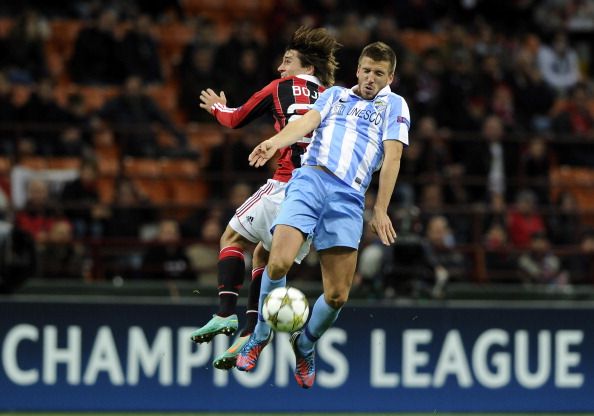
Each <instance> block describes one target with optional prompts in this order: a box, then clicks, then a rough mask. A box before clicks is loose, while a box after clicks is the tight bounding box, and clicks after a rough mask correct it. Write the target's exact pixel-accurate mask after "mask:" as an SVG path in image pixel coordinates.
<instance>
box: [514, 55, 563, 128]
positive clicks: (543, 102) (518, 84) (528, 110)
mask: <svg viewBox="0 0 594 416" xmlns="http://www.w3.org/2000/svg"><path fill="white" fill-rule="evenodd" d="M510 84H511V86H512V89H513V91H514V105H515V109H516V114H517V119H518V122H519V124H520V125H521V126H523V127H524V128H526V129H529V130H536V131H542V130H545V129H548V128H549V127H550V125H551V121H550V119H549V115H548V113H549V111H550V109H551V108H552V107H553V102H554V99H555V91H554V90H553V89H552V88H551V87H550V86H549V85H548V84H547V83H545V81H544V80H543V77H542V74H541V72H540V70H539V68H538V67H537V64H536V57H535V54H534V53H533V52H532V51H530V49H529V48H528V47H526V46H523V47H522V48H521V49H520V50H519V51H518V52H517V54H516V57H515V62H514V65H513V70H512V72H511V74H510Z"/></svg>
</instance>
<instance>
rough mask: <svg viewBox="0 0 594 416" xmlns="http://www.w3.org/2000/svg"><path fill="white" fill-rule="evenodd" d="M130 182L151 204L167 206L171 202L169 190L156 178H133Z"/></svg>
mask: <svg viewBox="0 0 594 416" xmlns="http://www.w3.org/2000/svg"><path fill="white" fill-rule="evenodd" d="M132 181H133V182H134V185H136V187H137V188H138V189H139V190H140V191H141V192H142V193H143V194H145V195H146V196H147V197H148V199H150V201H151V202H152V203H154V204H169V203H170V202H171V190H170V187H169V186H168V184H167V182H166V181H165V180H163V179H158V178H141V177H134V178H133V179H132Z"/></svg>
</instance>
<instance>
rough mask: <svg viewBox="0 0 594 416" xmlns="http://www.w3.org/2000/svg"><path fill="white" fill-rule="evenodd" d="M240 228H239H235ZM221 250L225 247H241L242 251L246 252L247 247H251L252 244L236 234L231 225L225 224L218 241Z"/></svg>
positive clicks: (239, 234)
mask: <svg viewBox="0 0 594 416" xmlns="http://www.w3.org/2000/svg"><path fill="white" fill-rule="evenodd" d="M237 228H241V227H237ZM220 245H221V249H223V248H225V247H241V248H242V249H243V250H246V249H247V248H248V247H253V246H254V242H253V241H250V240H249V239H247V238H246V237H245V236H243V235H242V234H241V233H239V232H237V231H236V230H235V229H234V228H233V227H232V225H231V223H229V224H227V228H225V231H224V232H223V235H222V236H221V241H220Z"/></svg>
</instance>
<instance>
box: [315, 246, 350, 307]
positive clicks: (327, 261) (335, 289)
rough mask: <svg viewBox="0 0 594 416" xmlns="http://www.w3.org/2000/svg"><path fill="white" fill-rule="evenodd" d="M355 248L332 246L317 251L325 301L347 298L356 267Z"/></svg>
mask: <svg viewBox="0 0 594 416" xmlns="http://www.w3.org/2000/svg"><path fill="white" fill-rule="evenodd" d="M357 253H358V252H357V250H355V249H353V248H351V247H332V248H329V249H326V250H321V251H319V253H318V255H319V257H320V267H321V269H322V283H323V286H324V294H325V296H326V301H327V302H328V303H330V304H332V302H339V303H344V302H346V300H347V299H348V295H349V291H350V289H351V286H352V284H353V277H354V276H355V269H356V267H357Z"/></svg>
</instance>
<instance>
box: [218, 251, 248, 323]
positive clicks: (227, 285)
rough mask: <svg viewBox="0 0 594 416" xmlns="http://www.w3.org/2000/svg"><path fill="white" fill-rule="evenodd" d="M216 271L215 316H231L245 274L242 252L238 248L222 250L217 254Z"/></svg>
mask: <svg viewBox="0 0 594 416" xmlns="http://www.w3.org/2000/svg"><path fill="white" fill-rule="evenodd" d="M218 269H219V274H218V281H219V285H218V289H219V311H218V312H217V315H219V316H229V315H233V314H234V313H235V309H236V307H237V299H238V297H239V290H240V289H241V287H242V286H243V278H244V274H245V261H244V259H243V251H242V250H241V249H240V248H238V247H225V248H224V249H222V250H221V252H220V254H219V263H218Z"/></svg>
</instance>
